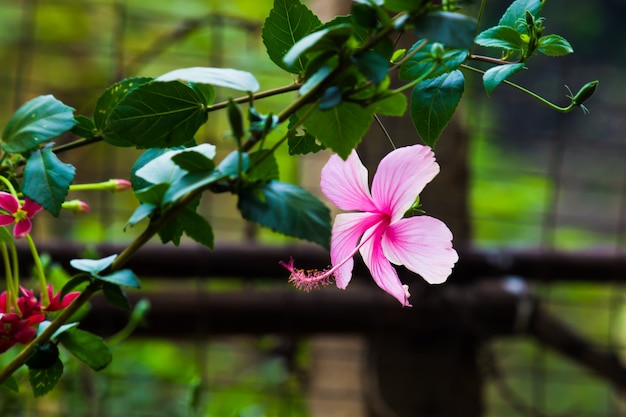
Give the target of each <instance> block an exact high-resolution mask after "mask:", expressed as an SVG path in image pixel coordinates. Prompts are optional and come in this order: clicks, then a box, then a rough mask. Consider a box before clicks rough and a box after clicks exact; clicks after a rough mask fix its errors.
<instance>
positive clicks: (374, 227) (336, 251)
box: [281, 145, 458, 306]
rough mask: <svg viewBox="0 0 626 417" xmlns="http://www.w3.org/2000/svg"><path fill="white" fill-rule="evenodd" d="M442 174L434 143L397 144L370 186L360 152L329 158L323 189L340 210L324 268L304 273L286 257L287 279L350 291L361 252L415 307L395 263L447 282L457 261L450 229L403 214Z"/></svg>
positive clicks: (387, 286)
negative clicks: (327, 265)
mask: <svg viewBox="0 0 626 417" xmlns="http://www.w3.org/2000/svg"><path fill="white" fill-rule="evenodd" d="M438 172H439V165H438V164H437V163H436V162H435V157H434V154H433V152H432V150H431V149H430V148H429V147H426V146H421V145H413V146H408V147H403V148H398V149H396V150H394V151H392V152H391V153H389V154H388V155H387V156H386V157H385V158H383V159H382V160H381V161H380V165H379V166H378V171H377V172H376V174H375V175H374V178H373V181H372V189H371V192H370V190H369V188H368V174H367V168H365V166H363V164H362V163H361V160H360V159H359V157H358V155H357V154H356V152H354V151H353V152H352V153H351V154H350V156H349V157H348V159H347V160H346V161H343V160H342V159H341V158H339V157H338V156H337V155H333V156H331V157H330V160H329V161H328V163H326V166H324V168H323V169H322V181H321V187H322V192H323V193H324V194H325V195H326V197H328V199H329V200H330V201H331V202H333V203H334V204H335V205H336V206H338V207H339V208H340V209H342V210H347V211H353V212H352V213H342V214H339V215H337V217H336V218H335V223H334V225H333V228H332V236H331V243H330V257H331V262H332V265H333V267H332V268H331V269H329V270H326V271H304V270H300V269H297V268H295V267H294V264H293V260H291V261H290V262H289V263H284V262H281V264H282V265H283V266H284V267H286V268H287V269H288V270H289V271H290V272H291V277H290V281H291V282H293V283H294V284H295V285H296V286H297V287H299V288H303V289H305V290H309V289H311V288H315V287H317V286H318V285H323V284H326V283H328V282H329V281H330V279H331V278H332V277H334V279H335V282H336V284H337V286H338V287H339V288H341V289H345V288H346V287H347V286H348V283H349V282H350V279H351V278H352V269H353V266H354V259H353V257H354V255H355V254H356V253H357V252H360V253H361V256H362V257H363V260H364V262H365V264H366V265H367V267H368V268H369V270H370V272H371V274H372V278H373V279H374V281H375V282H376V284H378V286H379V287H380V288H382V289H383V290H385V291H386V292H387V293H389V294H391V295H392V296H394V297H395V298H396V299H398V301H400V302H401V303H402V305H404V306H410V304H409V301H408V298H409V296H410V294H409V292H408V287H407V286H406V285H403V284H402V282H400V279H399V277H398V274H397V272H396V270H395V268H394V267H393V266H392V265H391V264H395V265H404V266H405V267H406V268H407V269H409V270H411V271H413V272H415V273H417V274H419V275H421V276H422V278H424V279H425V280H426V281H427V282H429V283H431V284H439V283H442V282H444V281H445V280H446V279H447V278H448V276H449V275H450V273H451V272H452V267H453V266H454V264H455V263H456V261H457V260H458V255H457V253H456V251H455V250H454V249H453V248H452V233H451V232H450V229H448V227H447V226H446V225H445V224H444V223H443V222H441V221H440V220H437V219H435V218H432V217H429V216H414V217H404V216H405V214H406V212H407V210H409V209H410V208H411V206H412V205H413V204H414V203H415V200H416V198H417V196H418V195H419V193H420V192H421V191H422V189H423V188H424V187H425V186H426V184H427V183H429V182H430V181H431V180H432V179H433V178H434V177H435V175H437V173H438Z"/></svg>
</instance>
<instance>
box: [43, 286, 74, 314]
mask: <svg viewBox="0 0 626 417" xmlns="http://www.w3.org/2000/svg"><path fill="white" fill-rule="evenodd" d="M79 295H80V292H78V291H76V292H70V293H67V294H65V296H64V297H63V298H61V291H59V292H57V293H56V294H54V290H53V289H52V285H48V298H50V304H48V306H47V307H45V308H44V310H46V311H59V310H63V309H64V308H65V307H67V306H69V305H70V304H71V303H72V301H74V299H75V298H76V297H78V296H79Z"/></svg>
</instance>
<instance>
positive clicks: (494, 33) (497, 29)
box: [474, 26, 525, 51]
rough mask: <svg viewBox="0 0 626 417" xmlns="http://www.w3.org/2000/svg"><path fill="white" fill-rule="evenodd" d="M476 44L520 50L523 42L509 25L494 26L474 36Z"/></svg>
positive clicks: (519, 35)
mask: <svg viewBox="0 0 626 417" xmlns="http://www.w3.org/2000/svg"><path fill="white" fill-rule="evenodd" d="M474 42H475V43H476V44H477V45H481V46H487V47H491V48H501V49H506V50H509V51H521V50H522V49H523V48H524V46H525V42H524V40H523V39H522V37H521V34H520V33H519V32H518V31H516V30H515V29H513V28H512V27H510V26H494V27H492V28H489V29H487V30H485V31H483V32H481V33H479V34H478V36H476V39H474Z"/></svg>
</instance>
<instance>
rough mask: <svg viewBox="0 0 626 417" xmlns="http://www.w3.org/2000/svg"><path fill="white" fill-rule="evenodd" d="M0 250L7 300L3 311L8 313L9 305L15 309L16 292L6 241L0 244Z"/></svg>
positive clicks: (9, 310)
mask: <svg viewBox="0 0 626 417" xmlns="http://www.w3.org/2000/svg"><path fill="white" fill-rule="evenodd" d="M0 252H1V253H2V260H3V261H4V275H5V276H6V281H7V301H6V311H5V313H10V312H11V311H12V310H11V307H13V308H14V309H17V292H15V281H14V280H13V272H12V271H11V262H10V259H9V251H8V250H7V244H6V243H4V242H2V243H1V244H0ZM16 312H18V311H16ZM18 313H19V312H18Z"/></svg>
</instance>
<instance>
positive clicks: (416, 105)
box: [411, 70, 465, 147]
mask: <svg viewBox="0 0 626 417" xmlns="http://www.w3.org/2000/svg"><path fill="white" fill-rule="evenodd" d="M464 86H465V80H464V78H463V74H462V73H461V71H459V70H456V71H453V72H451V73H449V74H444V75H441V76H439V77H437V78H434V79H432V80H425V81H422V82H421V83H419V84H417V85H416V86H415V88H414V89H413V94H412V95H411V119H412V120H413V124H414V125H415V128H416V129H417V132H418V133H419V134H420V136H421V137H422V139H423V140H424V142H425V143H426V144H427V145H428V146H430V147H434V146H435V144H436V143H437V140H438V139H439V136H441V132H443V129H444V128H445V127H446V125H447V124H448V122H449V121H450V119H451V118H452V115H453V114H454V111H455V109H456V106H457V105H458V104H459V101H460V100H461V96H462V95H463V90H464Z"/></svg>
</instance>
